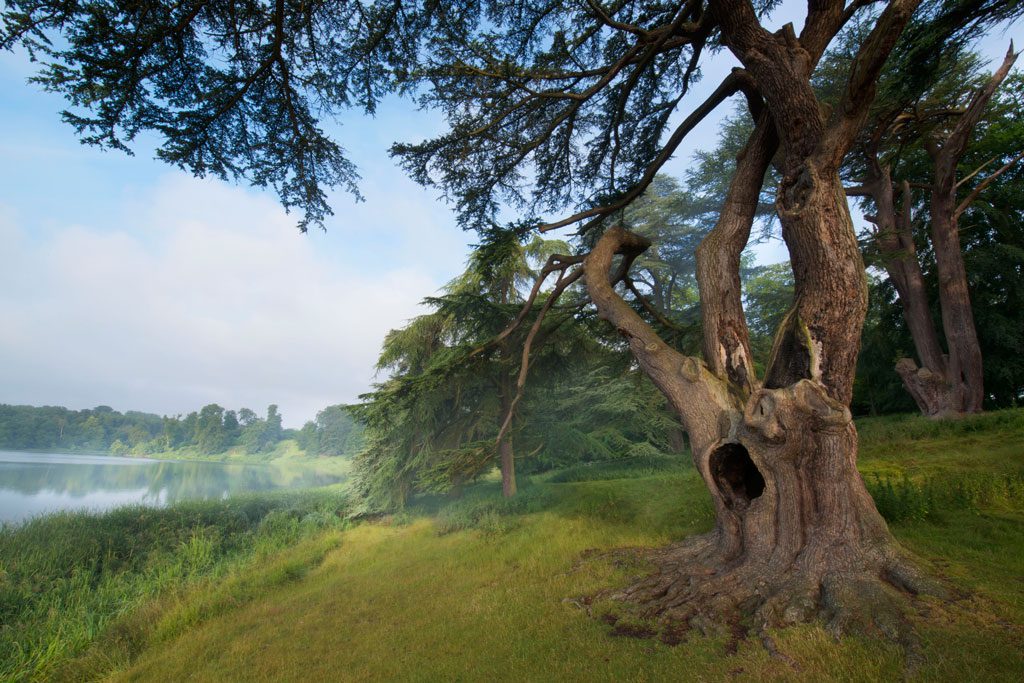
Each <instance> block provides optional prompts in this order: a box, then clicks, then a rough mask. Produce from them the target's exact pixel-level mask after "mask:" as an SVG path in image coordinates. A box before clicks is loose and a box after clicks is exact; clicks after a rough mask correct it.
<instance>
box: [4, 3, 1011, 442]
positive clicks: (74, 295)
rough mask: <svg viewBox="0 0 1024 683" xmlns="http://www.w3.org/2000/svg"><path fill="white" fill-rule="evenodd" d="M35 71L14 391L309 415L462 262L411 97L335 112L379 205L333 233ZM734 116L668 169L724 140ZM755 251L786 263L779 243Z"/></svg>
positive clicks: (461, 245) (19, 174)
mask: <svg viewBox="0 0 1024 683" xmlns="http://www.w3.org/2000/svg"><path fill="white" fill-rule="evenodd" d="M794 6H796V5H795V4H794V3H792V2H790V3H786V4H785V5H784V6H783V7H782V9H781V10H779V11H778V12H777V13H776V15H775V16H776V18H775V21H774V22H773V23H774V24H776V25H781V24H782V23H784V22H785V21H787V20H789V19H790V17H791V16H792V15H795V12H794V11H793V7H794ZM1011 37H1013V38H1016V40H1017V43H1018V44H1021V43H1024V31H1022V30H1021V27H1020V26H1014V27H1011V28H1010V30H1009V31H1008V32H998V33H996V34H995V35H993V36H991V37H990V38H989V39H988V40H986V43H985V45H984V46H983V49H984V51H985V53H986V54H987V55H989V56H990V57H992V58H995V57H996V56H1001V54H1002V53H1003V52H1005V50H1006V46H1007V44H1008V42H1009V39H1010V38H1011ZM732 66H735V62H734V61H733V59H732V58H731V56H730V55H728V54H725V53H722V54H720V55H719V56H718V58H716V59H715V60H713V61H712V62H710V63H709V64H708V65H707V66H706V67H705V68H704V76H705V77H704V80H703V81H702V82H701V83H699V84H698V85H697V86H696V87H694V89H693V91H692V92H691V94H690V96H688V97H687V98H686V99H685V100H684V107H683V108H682V109H681V110H680V112H679V113H678V116H679V118H680V119H681V117H682V116H685V114H686V112H687V110H688V108H689V107H692V106H696V104H697V103H699V102H700V101H701V100H702V99H703V98H704V97H705V96H706V95H707V93H708V92H710V90H711V89H713V88H714V87H715V86H716V85H717V84H718V83H719V82H720V80H721V78H722V77H723V76H724V75H725V74H726V73H728V70H729V69H730V68H731V67H732ZM31 73H32V65H31V64H30V63H29V62H28V59H27V58H26V57H25V55H23V54H12V53H0V403H15V404H29V405H63V406H67V407H70V408H75V409H81V408H88V407H94V406H96V405H109V406H112V407H113V408H115V409H117V410H121V411H124V410H143V411H147V412H154V413H158V414H168V415H175V414H185V413H188V412H190V411H193V410H198V409H199V408H200V407H202V406H203V405H205V404H208V403H218V404H220V405H222V406H224V407H226V408H229V409H238V408H241V407H243V406H244V407H249V408H252V409H254V410H257V412H260V413H262V412H263V411H265V409H266V406H267V405H269V404H271V403H275V404H278V405H279V406H280V409H281V412H282V415H283V417H284V422H285V425H286V426H289V427H298V426H301V424H302V423H303V422H304V421H305V420H308V419H312V418H313V416H314V415H315V414H316V412H317V411H318V410H320V409H321V408H323V407H325V406H327V405H331V404H336V403H351V402H355V401H356V400H357V399H358V396H359V394H361V393H365V392H366V391H368V390H369V389H370V388H371V385H372V383H373V381H374V379H375V375H374V369H373V367H374V364H375V362H376V358H377V355H378V352H379V350H380V345H381V342H382V341H383V338H384V335H385V334H386V333H387V331H388V330H390V329H394V328H397V327H401V326H403V325H404V324H405V323H406V322H407V321H408V320H409V319H410V318H412V317H414V316H416V315H418V314H421V313H423V312H425V309H424V308H422V307H421V306H420V301H421V300H422V299H423V298H424V297H426V296H430V295H432V294H434V293H435V292H436V291H437V290H438V289H439V288H440V287H441V286H442V285H443V284H444V283H445V282H447V281H448V280H450V279H451V278H453V277H455V276H456V275H457V274H458V273H459V272H461V271H462V270H463V267H464V265H465V260H466V257H467V254H468V251H469V248H470V245H471V244H472V242H473V241H474V235H473V234H471V233H464V232H462V231H461V230H460V229H459V228H458V227H457V226H456V224H455V218H454V215H453V213H452V211H451V209H450V208H449V207H448V206H447V205H446V204H445V203H444V202H443V201H442V200H440V199H439V198H438V197H437V191H436V190H426V189H423V188H421V187H420V186H418V185H416V184H415V183H413V182H412V181H410V180H409V179H407V178H406V177H405V175H404V173H403V172H402V171H401V169H399V168H398V167H397V166H396V164H395V162H394V161H393V160H392V159H391V158H390V157H389V156H388V155H387V149H388V147H390V145H391V143H392V142H395V141H399V140H401V141H418V140H421V139H423V138H425V137H429V136H430V135H432V134H435V133H437V132H439V131H440V130H442V126H443V123H442V121H441V120H440V119H439V118H438V117H437V116H436V115H433V114H430V113H428V112H422V111H419V110H417V109H416V108H415V107H414V106H413V105H412V104H411V103H409V102H408V101H402V100H397V99H388V100H387V101H386V102H385V103H384V104H383V106H382V107H380V109H379V110H378V112H377V115H376V117H374V118H368V117H364V116H362V115H360V114H358V113H355V112H353V113H351V114H347V115H345V116H343V117H342V118H341V119H340V121H339V122H337V123H336V124H332V127H330V128H329V130H331V131H332V132H334V133H335V135H336V137H337V139H338V140H339V141H340V142H341V144H342V145H343V146H344V147H345V148H346V150H347V151H348V156H349V158H350V159H351V160H352V161H354V162H355V163H356V164H357V166H358V167H359V170H360V173H361V174H362V177H363V179H362V182H361V183H360V191H361V192H362V194H363V195H364V196H365V199H366V201H365V202H362V203H357V202H355V201H354V199H353V198H352V197H351V196H350V195H347V194H345V193H342V192H337V193H334V194H333V195H332V198H331V204H332V206H333V207H334V210H335V216H334V217H333V218H332V219H330V220H329V221H328V222H327V226H326V227H327V230H326V231H319V230H311V231H310V232H309V233H308V234H305V235H302V234H300V233H299V232H298V231H297V229H296V227H295V225H296V219H295V217H294V216H289V215H287V214H285V212H284V211H283V210H282V209H281V208H280V206H279V205H278V204H277V201H276V199H275V197H274V196H273V195H272V194H270V193H267V192H260V191H256V190H253V189H251V188H247V187H240V186H236V185H232V184H229V183H225V182H221V181H218V180H214V179H196V178H193V177H191V176H190V175H188V174H186V173H183V172H181V171H177V170H175V169H173V168H171V167H169V166H166V165H164V164H162V163H160V162H158V161H156V160H154V159H153V158H152V157H153V148H154V146H155V144H154V143H155V141H154V140H153V139H147V138H142V139H140V140H139V141H138V144H137V145H136V146H135V151H136V155H135V156H127V155H125V154H122V153H120V152H104V151H101V150H98V149H95V148H92V147H86V146H83V145H81V144H79V143H78V141H77V139H76V138H75V136H74V134H73V131H72V130H71V129H70V127H68V126H66V125H65V124H63V123H62V122H61V121H60V117H59V114H58V112H59V111H60V110H61V109H62V108H63V103H62V101H61V100H60V98H59V97H58V96H56V95H53V94H51V93H44V92H41V91H40V90H39V88H38V86H32V85H28V84H26V79H27V78H28V77H29V76H30V75H31ZM687 103H689V104H687ZM730 110H731V108H730V107H724V108H720V114H725V113H728V112H729V111H730ZM718 122H719V118H718V117H717V116H716V117H712V118H710V119H708V120H706V121H705V122H704V123H703V124H702V125H701V126H699V127H698V128H697V129H696V130H695V131H694V132H693V133H692V134H691V136H690V137H689V139H688V140H687V142H685V143H684V145H683V147H682V148H681V149H680V151H679V152H678V153H677V155H676V156H675V158H674V159H673V160H672V161H671V162H669V164H668V165H667V166H666V169H665V170H666V171H667V172H669V173H673V174H677V175H679V174H682V173H683V172H684V171H685V168H686V164H687V162H688V160H689V158H690V157H691V156H692V154H693V152H694V151H695V150H696V149H697V148H698V147H704V148H710V147H713V145H714V141H715V138H716V134H717V133H716V131H717V125H718ZM755 253H756V254H757V257H758V260H759V261H761V262H764V263H771V262H778V261H781V260H784V259H785V258H786V254H785V251H784V249H783V248H782V246H781V245H780V244H779V243H777V242H775V243H769V244H766V245H761V246H759V247H757V248H756V249H755Z"/></svg>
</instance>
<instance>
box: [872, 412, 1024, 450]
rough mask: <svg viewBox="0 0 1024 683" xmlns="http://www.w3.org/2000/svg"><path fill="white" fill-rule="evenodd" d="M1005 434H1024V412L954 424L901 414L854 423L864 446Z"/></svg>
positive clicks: (981, 416)
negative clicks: (981, 434) (984, 434)
mask: <svg viewBox="0 0 1024 683" xmlns="http://www.w3.org/2000/svg"><path fill="white" fill-rule="evenodd" d="M999 432H1005V433H1007V434H1009V435H1012V436H1014V437H1016V438H1018V439H1019V438H1020V435H1021V434H1022V433H1024V410H1020V409H1019V408H1010V409H1006V410H994V411H992V412H988V413H981V414H979V415H966V416H964V417H962V418H959V419H954V420H933V419H930V418H927V417H924V416H923V415H916V414H901V415H886V416H884V417H871V418H864V419H858V420H857V433H858V435H859V436H860V441H861V443H862V444H864V445H873V444H875V443H879V442H880V443H886V444H891V443H896V442H901V441H918V440H921V439H948V438H951V437H963V436H970V435H972V434H980V433H986V434H992V433H999Z"/></svg>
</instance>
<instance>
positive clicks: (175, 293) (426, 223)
mask: <svg viewBox="0 0 1024 683" xmlns="http://www.w3.org/2000/svg"><path fill="white" fill-rule="evenodd" d="M418 199H420V198H414V199H412V200H399V199H398V198H395V200H394V201H391V202H388V201H387V196H386V193H385V194H384V196H383V197H382V198H380V199H379V201H375V202H374V203H375V204H377V207H378V212H379V215H378V217H377V219H376V220H378V222H379V223H381V224H380V225H376V226H374V225H370V226H362V227H360V226H351V227H345V228H343V229H341V230H335V231H332V233H331V234H330V235H329V236H327V237H330V238H332V239H328V238H327V237H325V236H315V235H311V236H306V237H303V236H301V235H299V234H298V233H297V231H296V230H295V219H294V216H288V215H286V214H285V213H284V212H283V211H282V210H281V209H280V208H279V207H278V205H277V204H276V203H274V201H273V200H272V199H271V198H269V197H266V196H262V195H254V194H252V193H249V192H247V191H245V190H242V189H238V188H233V187H229V186H226V185H224V184H223V183H219V182H214V181H200V180H196V179H193V178H190V177H188V176H185V175H182V174H169V175H167V176H164V177H163V178H162V179H161V181H160V182H159V184H158V185H157V187H155V188H153V189H151V190H149V191H147V192H146V193H145V195H144V196H140V197H137V198H135V199H134V200H133V201H131V202H129V203H128V206H127V209H126V210H125V211H124V214H123V216H124V217H121V218H119V219H115V220H116V223H117V225H112V226H94V225H89V226H83V225H69V226H66V227H62V228H60V229H58V230H55V231H52V232H50V231H47V233H46V234H45V235H30V234H28V233H27V232H26V231H25V230H24V229H23V228H22V227H21V226H20V221H19V220H18V219H17V218H16V217H13V216H11V215H10V213H9V212H8V213H0V250H2V253H3V254H4V267H3V269H2V271H0V320H2V321H3V326H2V328H0V402H8V403H11V402H18V403H31V404H43V403H46V404H62V405H68V406H70V407H78V408H80V407H89V406H94V405H97V404H100V403H106V404H109V405H113V406H114V407H115V408H117V409H120V410H125V409H138V410H148V411H154V412H160V413H172V414H173V413H178V412H185V411H189V410H194V409H198V408H199V407H201V406H202V405H203V404H205V403H210V402H217V403H220V404H221V405H224V406H225V407H229V408H238V407H241V406H247V407H251V408H254V409H256V410H258V411H262V410H264V409H265V408H266V406H267V404H269V403H277V404H279V405H280V406H281V410H282V413H283V414H284V417H285V421H286V424H289V425H292V426H297V425H298V424H301V421H302V420H305V419H308V418H310V417H312V416H313V414H314V413H315V411H316V410H318V409H319V408H322V407H323V406H325V405H328V404H330V403H337V402H350V401H353V400H355V399H356V397H357V395H358V394H359V393H361V392H363V391H366V390H367V389H368V388H369V384H370V381H371V380H372V374H373V370H372V367H373V364H374V362H375V360H376V356H377V353H378V351H379V348H380V343H381V340H382V338H383V335H384V334H385V333H386V332H387V330H389V329H391V328H394V327H396V326H400V325H402V324H403V323H404V321H405V320H407V319H408V318H410V317H412V316H414V315H417V314H418V313H419V312H421V311H420V309H419V308H418V302H419V301H420V299H422V298H423V297H424V296H427V295H429V294H431V293H433V292H434V291H436V289H437V288H438V286H439V285H440V284H442V281H443V279H444V278H445V277H451V276H452V275H454V274H455V272H457V270H458V268H459V266H460V265H461V263H462V261H463V260H464V254H465V242H464V237H462V236H461V235H460V234H459V233H458V232H457V231H455V230H454V229H452V228H451V227H449V226H444V225H439V222H438V221H439V220H444V218H443V217H444V215H445V213H444V211H443V210H441V209H438V208H435V207H432V206H425V205H424V202H423V201H422V200H421V201H419V202H418V204H419V205H417V200H418ZM424 199H425V198H424ZM371 210H372V208H368V207H366V205H362V207H361V208H360V212H359V213H360V215H362V216H363V217H364V218H366V217H368V216H370V215H371V214H370V213H369V212H370V211H371ZM366 220H370V219H369V218H366ZM391 221H395V222H399V223H401V228H402V229H401V231H400V241H401V244H402V249H401V253H400V254H399V256H400V258H398V259H397V260H389V259H388V258H386V255H382V256H381V257H380V258H377V259H369V258H367V257H366V255H367V253H369V252H370V251H373V249H374V244H373V241H372V240H368V239H367V238H366V237H365V234H364V232H363V230H364V229H365V230H379V231H386V230H388V226H387V223H388V222H391ZM449 222H450V219H449ZM356 230H358V231H359V232H357V233H352V232H349V231H356ZM339 233H341V234H339ZM346 234H348V237H349V238H352V236H353V235H358V236H359V240H361V245H362V246H361V247H359V248H357V249H351V250H350V249H346V247H345V241H346ZM391 239H393V236H392V238H391ZM332 240H333V242H332ZM378 246H380V245H378ZM381 248H384V249H387V246H386V245H384V246H383V247H381ZM438 271H443V272H444V273H445V275H444V277H441V278H439V277H438Z"/></svg>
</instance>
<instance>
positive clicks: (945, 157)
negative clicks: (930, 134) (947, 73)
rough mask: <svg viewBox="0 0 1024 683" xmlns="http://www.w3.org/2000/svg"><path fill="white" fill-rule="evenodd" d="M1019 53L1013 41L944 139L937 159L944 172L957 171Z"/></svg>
mask: <svg viewBox="0 0 1024 683" xmlns="http://www.w3.org/2000/svg"><path fill="white" fill-rule="evenodd" d="M1019 55H1020V53H1019V52H1014V51H1013V42H1012V41H1011V42H1010V49H1009V50H1007V51H1006V56H1005V57H1004V58H1003V63H1002V64H1001V65H1000V66H999V68H998V69H996V72H995V73H994V74H992V77H991V78H990V79H989V80H988V82H987V83H985V85H984V86H983V87H982V88H981V89H979V90H978V92H976V93H975V94H974V97H972V98H971V103H970V104H969V105H967V111H966V112H964V115H963V116H961V117H960V119H959V120H958V121H957V122H956V125H955V126H954V127H953V131H952V132H951V133H950V134H949V137H947V138H946V139H945V141H943V143H942V147H941V148H939V150H938V158H937V160H936V161H937V164H938V163H941V164H942V165H943V168H942V169H941V170H942V171H943V172H945V173H950V174H951V173H956V164H957V162H958V161H960V157H962V156H963V154H964V151H965V150H966V149H967V143H968V141H969V140H970V137H971V131H972V130H974V127H975V126H976V125H978V121H980V120H981V115H982V114H983V113H984V111H985V107H986V106H987V105H988V102H989V100H990V99H992V95H994V94H995V92H996V89H997V88H998V87H999V84H1000V83H1002V82H1003V79H1005V78H1006V75H1007V74H1008V73H1010V68H1011V67H1012V66H1013V63H1014V62H1016V61H1017V57H1018V56H1019Z"/></svg>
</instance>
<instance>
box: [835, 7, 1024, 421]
mask: <svg viewBox="0 0 1024 683" xmlns="http://www.w3.org/2000/svg"><path fill="white" fill-rule="evenodd" d="M868 30H869V27H868V26H863V27H862V28H861V31H862V32H864V33H866V32H867V31H868ZM856 34H857V31H851V32H850V36H855V35H856ZM849 42H851V41H848V42H847V43H846V44H841V45H840V46H839V48H837V49H836V50H835V51H833V52H832V53H831V54H830V55H829V64H828V65H827V66H829V67H830V68H828V69H825V70H824V72H823V74H824V75H825V76H828V74H830V73H835V72H836V71H838V72H840V73H842V72H843V70H844V69H843V68H842V66H843V65H845V64H848V63H849V62H850V60H851V59H852V56H851V54H850V52H851V49H850V48H849ZM917 47H918V48H920V47H921V46H917ZM944 47H945V46H943V45H941V44H939V45H936V51H937V52H938V54H937V56H936V58H935V59H933V60H932V67H931V68H932V69H933V70H934V71H935V74H934V76H933V77H932V78H930V79H927V80H922V79H921V74H920V73H919V72H918V69H919V68H920V67H919V66H918V65H916V64H911V63H910V62H909V61H908V60H910V59H911V58H912V57H913V55H914V54H916V53H913V52H907V51H904V52H901V53H898V54H897V56H896V59H894V63H893V64H892V65H891V66H890V68H889V70H888V72H887V74H886V75H885V76H884V77H883V79H882V83H881V88H882V90H881V92H882V96H880V97H879V98H878V99H877V100H876V103H875V107H874V109H873V111H872V115H871V118H870V120H869V121H868V125H867V126H866V127H865V129H864V131H863V133H862V134H861V135H860V136H859V138H858V140H857V142H856V144H855V145H854V147H853V154H851V156H850V157H849V158H848V160H847V163H846V165H845V169H844V174H845V175H846V176H847V177H849V178H851V181H852V182H851V183H850V185H849V186H848V187H847V189H846V192H847V194H848V195H850V196H854V197H861V198H863V200H864V202H865V204H866V205H868V210H869V211H870V213H869V214H867V215H866V216H865V218H866V219H867V220H868V221H869V222H870V223H871V224H872V229H871V234H870V236H869V240H870V242H869V246H870V255H871V256H873V260H874V262H875V263H876V264H877V265H879V266H880V267H882V268H884V270H885V271H886V273H887V275H888V277H889V280H890V281H891V282H892V284H893V287H894V289H895V291H896V293H897V297H898V301H899V303H900V305H901V306H902V308H903V312H904V317H905V320H906V328H907V330H908V331H909V333H910V336H911V339H912V341H913V346H914V350H915V352H916V356H917V359H918V362H920V363H921V367H918V364H917V363H916V362H915V361H914V360H913V359H912V358H901V359H899V361H898V362H897V363H896V371H897V372H898V373H899V375H900V377H901V378H902V380H903V383H904V386H905V387H906V389H907V391H908V392H909V393H910V394H911V396H912V397H913V398H914V401H915V402H916V403H917V406H918V408H919V409H920V411H921V412H922V413H923V414H925V415H929V416H931V417H944V416H956V415H961V414H964V413H973V412H979V411H981V410H982V408H983V404H984V401H985V394H986V392H985V389H984V379H985V372H984V363H983V356H982V345H981V343H980V341H979V337H978V333H977V328H976V326H975V319H974V306H973V305H972V302H971V293H970V291H971V287H970V277H969V273H968V271H967V268H966V265H965V264H966V259H965V256H964V249H965V247H967V246H969V243H970V239H969V238H962V237H961V235H960V228H959V225H960V221H961V218H962V217H964V215H965V212H967V211H969V209H970V208H971V206H972V205H973V204H974V203H975V202H976V201H977V200H978V199H979V198H980V197H983V193H985V192H986V191H990V190H989V188H990V186H991V185H992V184H993V183H995V182H999V181H1000V180H1008V179H1009V178H1008V177H1005V176H1004V174H1005V173H1006V172H1007V171H1009V170H1011V168H1012V167H1013V166H1014V165H1016V164H1017V163H1018V162H1019V161H1020V160H1021V158H1022V157H1024V126H1022V125H1021V124H1020V122H1019V114H1020V112H1019V110H1015V109H1014V108H1010V109H1003V110H1002V111H1001V112H1000V111H998V108H997V111H996V112H995V113H994V115H993V113H992V112H991V107H990V106H989V105H990V103H991V102H992V99H993V96H994V95H995V94H996V91H997V89H998V88H999V86H1000V84H1002V83H1003V81H1004V79H1005V78H1006V77H1007V75H1008V74H1009V72H1010V68H1011V67H1012V66H1013V64H1014V62H1015V60H1016V59H1017V55H1016V54H1015V53H1014V52H1013V50H1012V47H1011V50H1010V52H1009V53H1007V55H1006V58H1005V59H1004V60H1003V62H1002V64H1001V65H1000V66H999V67H998V68H997V69H996V71H995V73H993V74H992V75H991V76H990V77H987V78H981V77H980V76H979V74H978V59H977V57H976V56H975V55H973V54H970V53H968V52H966V51H965V50H964V49H963V48H962V47H961V46H959V45H953V46H951V47H950V48H946V49H944ZM843 48H846V49H843ZM835 62H839V64H840V66H839V68H836V65H835V64H834V63H835ZM837 85H838V84H836V83H832V84H831V86H832V87H833V88H835V87H836V86H837ZM825 87H826V88H827V87H828V86H825ZM986 119H987V120H986ZM986 134H987V135H994V136H997V139H998V140H999V143H998V146H999V149H998V151H996V150H991V149H990V152H992V154H991V156H987V157H985V158H984V159H979V158H978V155H977V154H973V155H972V154H969V153H968V152H969V147H970V146H971V145H972V143H975V144H976V143H977V142H978V139H979V138H981V137H983V136H984V135H986ZM1001 176H1004V177H1002V178H1001ZM920 190H923V193H920V194H919V195H918V197H917V198H915V196H914V193H915V191H920ZM925 197H926V198H925ZM926 227H927V229H925V228H926ZM922 257H923V258H924V259H926V262H925V264H926V269H923V268H922ZM930 270H934V272H935V274H936V279H937V284H938V287H937V290H936V291H935V292H934V293H933V292H929V287H928V284H927V276H926V272H927V271H930ZM934 295H937V296H936V299H937V303H938V309H939V312H940V313H941V329H942V334H941V335H940V334H939V329H938V326H937V324H936V321H935V317H934V316H933V306H932V304H931V302H930V297H931V296H934ZM943 339H944V340H945V344H946V349H945V350H944V349H943V345H942V340H943Z"/></svg>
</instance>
